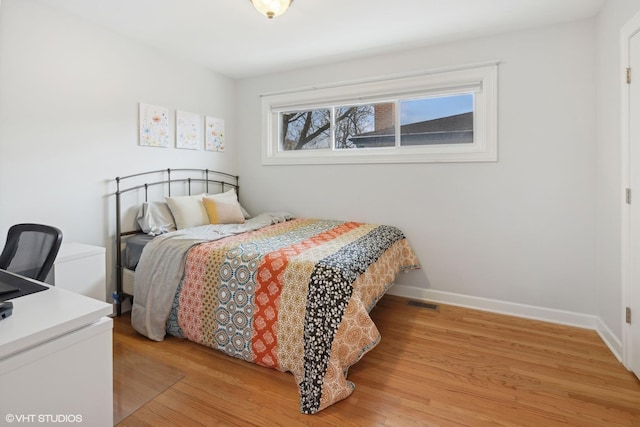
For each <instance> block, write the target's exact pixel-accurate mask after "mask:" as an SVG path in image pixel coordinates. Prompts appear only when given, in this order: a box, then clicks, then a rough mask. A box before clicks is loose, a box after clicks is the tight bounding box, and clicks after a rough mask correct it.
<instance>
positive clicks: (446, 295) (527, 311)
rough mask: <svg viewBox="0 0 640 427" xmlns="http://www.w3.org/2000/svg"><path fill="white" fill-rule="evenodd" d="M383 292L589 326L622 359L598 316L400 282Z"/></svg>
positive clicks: (587, 327) (560, 322)
mask: <svg viewBox="0 0 640 427" xmlns="http://www.w3.org/2000/svg"><path fill="white" fill-rule="evenodd" d="M387 293H388V294H390V295H396V296H401V297H405V298H411V299H416V300H419V301H428V302H435V303H440V304H449V305H455V306H458V307H466V308H471V309H476V310H482V311H488V312H492V313H499V314H506V315H510V316H517V317H522V318H526V319H533V320H541V321H544V322H551V323H557V324H561V325H567V326H576V327H579V328H586V329H591V330H594V331H596V332H597V333H598V334H599V335H600V337H601V338H602V341H604V343H605V344H606V345H607V347H609V349H610V350H611V352H612V353H613V354H614V356H615V357H616V358H617V359H618V360H622V359H621V357H620V354H622V344H621V342H620V340H619V339H618V338H616V336H615V335H614V334H613V333H612V332H611V330H610V329H609V328H608V327H607V325H605V324H604V322H603V321H602V320H601V319H600V318H599V317H597V316H593V315H590V314H582V313H574V312H570V311H564V310H556V309H552V308H544V307H536V306H532V305H526V304H518V303H513V302H507V301H500V300H494V299H489V298H480V297H473V296H468V295H462V294H455V293H451V292H443V291H436V290H433V289H421V288H415V287H411V286H402V285H396V286H392V287H391V288H390V289H389V290H388V291H387Z"/></svg>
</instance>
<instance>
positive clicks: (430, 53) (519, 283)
mask: <svg viewBox="0 0 640 427" xmlns="http://www.w3.org/2000/svg"><path fill="white" fill-rule="evenodd" d="M594 30H595V23H594V21H593V20H587V21H582V22H577V23H571V24H566V25H558V26H552V27H548V28H542V29H538V30H531V31H523V32H516V33H511V34H504V35H501V36H496V37H489V38H482V39H475V40H471V41H467V42H461V43H454V44H449V45H444V46H437V47H429V48H424V49H418V50H411V51H407V52H400V53H397V54H391V55H384V56H378V57H372V58H369V59H359V60H354V61H351V62H343V63H337V64H332V65H326V66H319V67H313V68H305V69H299V70H292V71H290V72H284V73H278V74H273V75H268V76H263V77H259V78H253V79H247V80H242V81H239V82H238V86H237V93H238V101H237V107H238V110H237V112H236V115H237V116H238V117H240V115H241V114H242V120H243V125H242V127H238V129H237V141H238V144H239V149H240V150H241V152H242V156H241V161H240V162H239V173H240V175H241V176H242V179H243V182H244V184H245V186H244V196H245V201H244V203H245V204H246V205H247V206H248V208H249V209H250V210H252V209H253V210H254V211H255V210H263V209H287V210H290V211H292V212H294V213H295V214H298V215H302V216H311V217H323V218H337V219H351V220H362V221H368V222H375V223H387V224H392V225H397V226H399V227H400V228H401V229H402V230H404V231H405V233H406V235H407V236H408V239H409V241H410V242H411V244H412V246H413V247H414V249H415V251H416V252H417V255H418V257H419V258H420V260H421V262H422V265H423V269H422V271H419V272H412V273H408V274H407V275H403V276H401V277H400V280H399V282H398V283H399V285H400V286H404V287H405V288H404V291H403V292H405V293H409V294H414V295H417V296H420V295H422V296H426V297H434V296H440V297H443V298H445V297H446V296H447V295H462V296H466V297H473V298H476V297H477V298H476V302H477V301H479V300H480V299H490V300H498V301H502V302H508V303H510V304H512V305H513V306H515V305H518V304H525V305H530V306H533V307H543V308H545V309H551V310H561V311H568V312H571V313H581V314H586V315H594V314H595V313H596V312H597V305H598V294H597V292H596V280H595V265H596V257H595V253H596V251H595V238H596V233H595V211H596V208H595V194H594V189H595V185H596V182H595V168H596V144H595V133H596V126H595V122H596V114H595V111H596V108H595V93H596V91H595V71H594V61H595V48H594V44H595V40H594V34H595V31H594ZM494 59H497V60H500V61H501V64H500V66H499V161H498V162H496V163H472V164H455V163H450V164H408V165H336V166H299V167H298V166H262V165H261V164H260V143H261V128H260V109H259V103H260V100H259V95H260V94H263V93H269V92H276V91H282V90H288V89H292V88H298V87H307V86H312V85H314V84H325V83H332V82H336V81H349V80H354V79H366V78H369V77H373V76H380V75H393V74H398V73H406V72H414V71H418V70H429V69H434V68H439V67H448V66H459V65H462V64H468V63H477V62H483V61H487V60H494Z"/></svg>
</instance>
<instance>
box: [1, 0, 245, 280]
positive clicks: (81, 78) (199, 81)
mask: <svg viewBox="0 0 640 427" xmlns="http://www.w3.org/2000/svg"><path fill="white" fill-rule="evenodd" d="M234 89H235V83H234V82H233V81H232V80H229V79H227V78H224V77H221V76H220V75H217V74H215V73H213V72H211V71H209V70H207V69H205V68H202V67H199V66H196V65H193V64H191V63H186V62H184V61H182V60H180V59H177V58H172V57H170V56H167V55H166V54H165V53H163V52H160V51H157V50H154V49H152V48H149V47H146V46H144V45H141V44H139V43H136V42H134V41H131V40H128V39H125V38H123V37H121V36H119V35H117V34H115V33H112V32H109V31H105V30H102V29H100V28H98V27H97V26H95V25H92V24H90V23H88V22H84V21H82V20H79V19H76V18H74V17H73V16H70V15H68V14H66V13H62V12H58V11H57V10H54V9H50V8H48V7H46V6H43V5H41V4H40V3H38V2H37V1H33V0H3V1H2V6H1V9H0V195H1V196H0V239H2V242H4V238H5V236H6V231H7V229H8V227H9V226H10V225H11V224H13V223H17V222H30V221H33V222H44V223H49V224H52V225H56V226H58V227H60V228H61V229H62V230H63V232H64V241H67V242H72V241H75V242H83V243H87V244H93V245H99V246H105V247H107V248H108V250H107V253H108V254H109V255H108V256H109V258H110V257H111V252H112V248H111V245H112V241H111V239H112V237H113V232H114V227H113V212H112V210H113V197H112V196H111V197H109V196H108V195H109V193H112V192H113V191H114V187H113V179H114V178H115V177H116V176H122V175H127V174H130V173H135V172H140V171H143V170H150V169H164V168H167V167H174V168H176V167H202V168H210V169H221V170H225V171H229V172H236V171H235V165H236V152H235V151H234V149H233V144H232V143H229V144H228V150H227V151H226V152H224V153H214V152H205V151H202V150H200V151H189V150H179V149H176V148H175V147H173V146H172V147H171V148H150V147H140V146H138V145H137V143H138V130H137V129H138V102H144V103H150V104H156V105H161V106H165V107H168V108H169V110H170V117H171V132H172V134H173V132H174V124H175V111H176V109H180V110H183V111H189V112H194V113H200V114H203V115H204V114H207V115H212V116H214V117H221V118H224V119H225V120H226V129H227V135H226V137H227V140H228V141H229V140H233V138H234V136H233V128H234V124H235V123H234ZM172 144H173V139H172ZM108 277H109V279H110V280H111V271H110V270H109V275H108ZM110 283H113V282H110Z"/></svg>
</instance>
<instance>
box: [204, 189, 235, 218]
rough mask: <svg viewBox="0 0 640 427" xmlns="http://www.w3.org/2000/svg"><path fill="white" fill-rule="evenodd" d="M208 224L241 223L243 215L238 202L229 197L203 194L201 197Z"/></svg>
mask: <svg viewBox="0 0 640 427" xmlns="http://www.w3.org/2000/svg"><path fill="white" fill-rule="evenodd" d="M202 202H203V203H204V208H205V210H206V211H207V216H208V217H209V223H210V224H242V223H244V215H243V214H242V210H241V209H240V204H239V203H238V202H237V201H236V200H233V199H230V198H229V197H216V195H213V196H205V197H203V198H202Z"/></svg>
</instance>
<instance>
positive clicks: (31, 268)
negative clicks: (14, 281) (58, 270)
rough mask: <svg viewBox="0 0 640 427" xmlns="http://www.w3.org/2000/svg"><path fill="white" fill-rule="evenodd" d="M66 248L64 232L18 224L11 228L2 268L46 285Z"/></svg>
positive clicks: (54, 228)
mask: <svg viewBox="0 0 640 427" xmlns="http://www.w3.org/2000/svg"><path fill="white" fill-rule="evenodd" d="M61 244H62V231H60V230H59V229H58V228H56V227H52V226H50V225H42V224H16V225H13V226H12V227H11V228H9V232H8V233H7V242H6V243H5V246H4V249H3V250H2V253H1V254H0V268H1V269H3V270H7V271H10V272H12V273H16V274H20V275H22V276H25V277H29V278H31V279H35V280H39V281H41V282H43V281H44V280H45V279H46V278H47V275H48V274H49V271H50V270H51V267H53V262H54V261H55V259H56V256H57V255H58V250H59V249H60V245H61Z"/></svg>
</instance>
